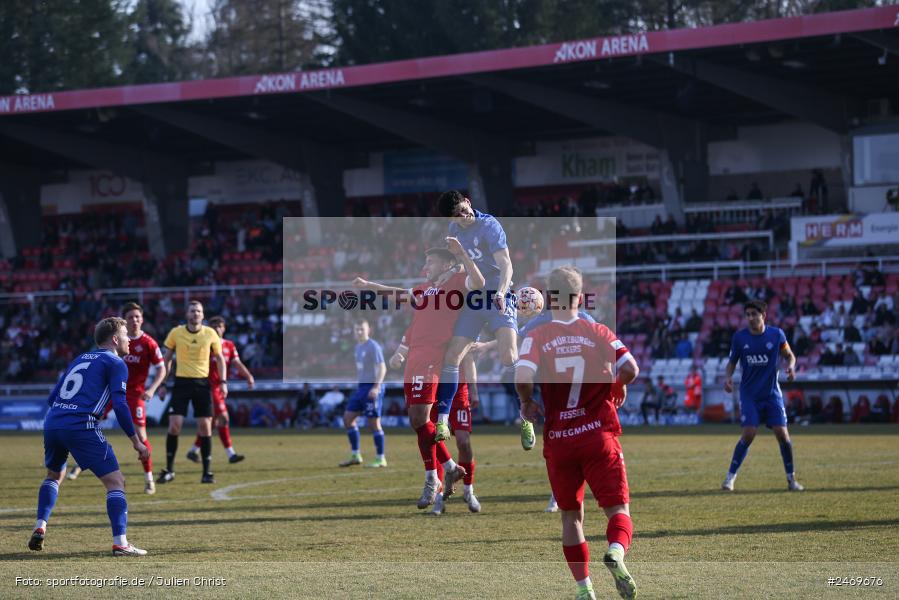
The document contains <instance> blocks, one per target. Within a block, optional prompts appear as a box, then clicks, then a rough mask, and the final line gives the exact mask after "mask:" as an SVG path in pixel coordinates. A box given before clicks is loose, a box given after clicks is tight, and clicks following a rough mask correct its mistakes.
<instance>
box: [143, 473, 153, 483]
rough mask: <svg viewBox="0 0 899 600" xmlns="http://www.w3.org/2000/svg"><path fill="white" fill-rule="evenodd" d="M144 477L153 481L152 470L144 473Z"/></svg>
mask: <svg viewBox="0 0 899 600" xmlns="http://www.w3.org/2000/svg"><path fill="white" fill-rule="evenodd" d="M144 477H146V479H147V481H153V471H150V472H149V473H144Z"/></svg>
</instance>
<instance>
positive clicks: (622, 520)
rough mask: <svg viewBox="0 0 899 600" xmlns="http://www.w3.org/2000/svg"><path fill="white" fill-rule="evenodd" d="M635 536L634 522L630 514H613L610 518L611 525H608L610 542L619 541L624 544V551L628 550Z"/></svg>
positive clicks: (607, 535) (607, 534)
mask: <svg viewBox="0 0 899 600" xmlns="http://www.w3.org/2000/svg"><path fill="white" fill-rule="evenodd" d="M633 537H634V523H633V522H632V521H631V517H630V515H626V514H624V513H618V514H617V515H612V518H611V519H609V525H608V526H607V527H606V539H607V540H608V541H609V543H610V544H611V543H614V542H618V543H619V544H621V545H622V546H624V551H625V552H627V549H628V547H629V546H630V545H631V538H633Z"/></svg>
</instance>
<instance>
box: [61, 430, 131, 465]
mask: <svg viewBox="0 0 899 600" xmlns="http://www.w3.org/2000/svg"><path fill="white" fill-rule="evenodd" d="M69 452H71V453H72V456H73V457H74V458H75V460H76V461H77V462H78V466H79V467H81V468H82V469H90V470H91V471H93V472H94V475H96V476H97V477H103V476H104V475H108V474H109V473H112V472H113V471H118V470H119V461H118V460H116V457H115V452H113V451H112V446H110V445H109V442H107V441H106V438H105V437H104V436H103V432H102V431H100V430H99V429H45V430H44V465H45V466H46V467H47V468H48V469H49V470H51V471H56V472H60V471H62V470H63V469H65V467H66V460H68V458H69Z"/></svg>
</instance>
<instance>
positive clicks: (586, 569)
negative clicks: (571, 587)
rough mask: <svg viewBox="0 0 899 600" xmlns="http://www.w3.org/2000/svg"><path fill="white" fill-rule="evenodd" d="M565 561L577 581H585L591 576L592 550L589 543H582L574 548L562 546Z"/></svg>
mask: <svg viewBox="0 0 899 600" xmlns="http://www.w3.org/2000/svg"><path fill="white" fill-rule="evenodd" d="M562 552H563V553H564V554H565V560H567V561H568V568H569V569H571V574H572V575H573V576H574V580H575V581H583V580H584V579H587V577H589V576H590V548H589V546H587V542H581V543H580V544H576V545H574V546H562Z"/></svg>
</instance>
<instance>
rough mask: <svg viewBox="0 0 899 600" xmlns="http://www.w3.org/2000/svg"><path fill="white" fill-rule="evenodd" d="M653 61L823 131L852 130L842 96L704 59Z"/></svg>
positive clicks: (673, 58) (844, 131) (846, 101)
mask: <svg viewBox="0 0 899 600" xmlns="http://www.w3.org/2000/svg"><path fill="white" fill-rule="evenodd" d="M653 60H655V61H656V62H657V63H659V64H663V65H667V66H669V67H671V68H673V69H675V70H677V71H680V72H681V73H684V74H685V75H689V76H690V77H694V78H696V79H699V80H701V81H704V82H706V83H710V84H712V85H714V86H717V87H720V88H722V89H725V90H728V91H729V92H732V93H734V94H738V95H740V96H744V97H746V98H749V99H750V100H753V101H755V102H758V103H759V104H764V105H765V106H769V107H771V108H774V109H776V110H779V111H781V112H785V113H787V114H790V115H793V116H794V117H798V118H800V119H802V120H804V121H809V122H811V123H814V124H816V125H818V126H820V127H823V128H824V129H829V130H830V131H834V132H836V133H846V131H847V130H848V128H849V118H850V116H851V115H850V109H851V106H850V105H851V102H850V100H849V99H848V98H845V97H843V96H839V95H837V94H833V93H831V92H827V91H825V90H820V89H816V88H813V87H809V86H806V85H803V84H800V83H794V82H792V81H785V80H783V79H778V78H775V77H770V76H768V75H761V74H759V73H752V72H750V71H744V70H742V69H736V68H733V67H726V66H722V65H718V64H715V63H712V62H708V61H706V60H701V59H695V58H688V57H685V56H677V55H674V54H670V55H669V56H668V58H667V59H666V58H662V57H655V58H654V59H653Z"/></svg>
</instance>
